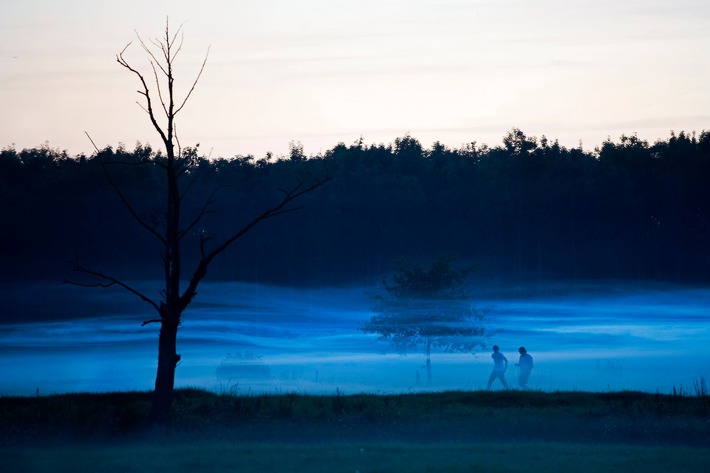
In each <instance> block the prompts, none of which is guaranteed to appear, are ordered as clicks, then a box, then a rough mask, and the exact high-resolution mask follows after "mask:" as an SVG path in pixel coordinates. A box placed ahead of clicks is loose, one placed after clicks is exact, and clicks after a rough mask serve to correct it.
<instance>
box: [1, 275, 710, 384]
mask: <svg viewBox="0 0 710 473" xmlns="http://www.w3.org/2000/svg"><path fill="white" fill-rule="evenodd" d="M136 284H137V286H138V287H139V288H140V289H141V290H144V291H145V292H146V293H147V294H150V295H152V294H154V293H155V292H156V291H157V289H153V288H158V287H159V284H157V283H152V284H151V283H146V282H142V283H136ZM375 289H376V288H364V287H356V288H338V289H323V288H318V289H308V288H299V289H293V288H280V287H267V286H263V285H257V284H245V283H232V282H229V283H207V284H204V285H203V286H202V288H201V291H200V292H199V294H198V296H197V298H196V299H195V302H194V303H193V305H192V306H191V307H190V308H188V310H187V311H186V312H185V314H184V315H183V324H182V327H181V331H180V333H179V334H178V353H180V354H181V355H182V361H181V362H180V364H179V366H178V369H177V379H176V385H177V386H178V387H198V388H203V389H210V390H215V391H218V392H236V393H239V394H248V393H262V392H267V393H273V392H298V393H308V394H333V393H335V392H342V393H345V394H354V393H360V392H367V393H398V392H414V391H420V390H451V389H457V390H476V389H484V388H485V386H486V381H487V379H488V375H489V373H490V368H491V366H492V363H491V359H490V351H489V349H488V348H486V349H482V350H479V351H478V352H477V353H474V354H471V353H451V354H446V353H438V352H435V353H432V358H431V360H432V373H433V382H432V384H431V385H427V383H426V373H425V370H424V363H425V358H424V356H423V354H422V353H417V352H412V353H409V354H408V355H406V356H402V355H400V354H398V353H397V352H395V351H393V350H392V349H391V348H390V347H389V346H388V345H387V344H385V343H382V342H378V341H377V340H376V336H373V335H365V334H363V333H362V332H361V331H360V326H361V325H362V324H363V323H364V322H366V321H367V320H368V319H369V318H370V316H371V315H372V312H371V305H370V301H371V299H370V297H371V295H372V294H373V292H374V290H375ZM0 302H2V304H3V306H4V307H5V308H4V309H3V313H2V316H1V317H2V319H1V320H2V322H1V324H0V362H1V366H2V368H0V374H1V376H0V394H1V395H32V394H35V393H36V392H37V390H39V393H40V394H49V393H62V392H78V391H91V392H99V391H115V390H149V389H152V383H153V381H154V376H155V369H156V362H157V338H158V337H157V334H158V328H159V324H157V323H152V324H148V325H146V326H145V327H141V322H143V321H144V320H148V319H153V318H155V316H156V314H155V313H153V312H151V311H152V309H151V308H150V306H148V305H147V304H145V303H143V302H141V301H139V300H136V298H135V297H134V296H132V295H131V294H128V293H126V292H125V291H123V292H122V291H120V290H113V289H88V288H79V287H74V286H68V285H60V284H56V283H25V284H12V285H5V286H4V287H3V288H2V289H0ZM471 302H472V304H473V305H474V307H476V308H478V309H482V310H485V311H486V313H487V315H486V320H485V324H486V327H487V330H488V332H489V333H490V336H489V337H486V339H485V343H486V344H487V345H488V347H490V346H491V345H493V344H494V343H495V344H498V345H500V347H501V351H502V352H503V353H504V354H505V355H506V356H507V358H508V360H510V362H511V365H510V367H509V370H508V372H507V378H508V381H509V383H510V384H511V386H516V380H517V368H516V367H515V366H514V364H515V362H517V359H518V354H517V348H518V347H519V346H520V345H524V346H525V347H527V349H528V351H529V353H530V354H531V355H532V356H533V357H534V360H535V368H534V370H533V374H532V376H531V379H530V388H532V389H540V390H549V391H555V390H593V391H607V390H613V391H616V390H642V391H649V392H656V391H658V392H661V393H669V392H671V391H672V390H673V388H674V387H675V388H676V389H681V388H682V389H684V390H685V391H686V392H689V393H691V394H692V393H693V392H694V385H695V383H698V382H701V381H703V380H704V379H706V378H707V377H708V376H710V344H708V343H707V341H708V340H710V323H709V322H710V317H709V315H710V311H709V309H710V289H707V288H689V287H681V286H669V285H660V284H654V283H645V284H641V285H637V286H631V285H629V284H628V283H616V282H603V283H598V282H597V283H577V284H574V285H562V284H553V283H536V284H523V285H512V286H511V285H508V284H504V283H499V284H490V285H488V286H487V287H479V288H477V289H476V290H475V291H473V293H472V299H471ZM494 388H496V389H499V388H500V385H499V384H496V385H494Z"/></svg>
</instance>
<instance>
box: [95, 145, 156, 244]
mask: <svg viewBox="0 0 710 473" xmlns="http://www.w3.org/2000/svg"><path fill="white" fill-rule="evenodd" d="M97 156H98V155H97ZM99 164H101V169H102V170H103V171H104V175H105V176H106V179H108V182H109V184H111V187H112V188H113V190H114V192H115V193H116V195H118V198H119V199H121V202H122V203H123V205H124V207H126V209H127V210H128V212H129V213H130V214H131V216H132V217H133V218H134V219H135V220H136V221H137V222H138V224H140V226H142V227H143V228H145V229H146V230H148V232H149V233H151V234H152V235H154V236H155V237H156V238H158V240H160V241H161V243H163V244H165V238H164V237H163V235H161V234H160V233H159V232H158V231H157V230H156V229H155V227H153V226H151V225H149V224H148V223H147V222H146V221H145V220H143V219H142V218H141V216H140V215H138V212H136V209H134V208H133V206H132V205H131V203H130V202H129V201H128V199H127V198H126V196H125V195H124V193H123V191H121V188H120V187H118V185H117V184H116V182H115V181H114V180H113V178H112V177H111V173H109V172H108V169H107V168H106V163H104V161H103V159H101V157H99Z"/></svg>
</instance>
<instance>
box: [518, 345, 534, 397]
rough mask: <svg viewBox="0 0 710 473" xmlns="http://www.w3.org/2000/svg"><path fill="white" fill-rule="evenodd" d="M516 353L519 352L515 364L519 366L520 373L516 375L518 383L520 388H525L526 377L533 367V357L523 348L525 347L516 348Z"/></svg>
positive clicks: (526, 384)
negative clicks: (518, 357)
mask: <svg viewBox="0 0 710 473" xmlns="http://www.w3.org/2000/svg"><path fill="white" fill-rule="evenodd" d="M518 353H520V359H519V360H518V362H517V363H516V364H515V366H517V367H518V368H520V373H519V375H518V384H519V385H520V387H521V388H523V389H525V388H527V387H528V379H529V378H530V372H532V369H533V358H532V356H530V353H528V351H527V350H526V349H525V347H520V348H518Z"/></svg>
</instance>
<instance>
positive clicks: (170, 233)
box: [73, 22, 331, 424]
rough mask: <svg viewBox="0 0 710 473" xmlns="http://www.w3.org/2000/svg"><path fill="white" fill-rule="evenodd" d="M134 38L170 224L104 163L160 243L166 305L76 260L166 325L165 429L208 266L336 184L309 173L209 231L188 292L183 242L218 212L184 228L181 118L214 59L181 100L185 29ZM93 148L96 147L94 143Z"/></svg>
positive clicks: (162, 354) (161, 375) (156, 401)
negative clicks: (132, 195) (267, 202)
mask: <svg viewBox="0 0 710 473" xmlns="http://www.w3.org/2000/svg"><path fill="white" fill-rule="evenodd" d="M136 36H137V38H138V43H139V44H140V46H141V48H142V49H143V51H144V52H145V54H146V55H147V58H148V60H149V64H150V74H151V75H149V76H148V77H146V75H145V74H144V73H143V72H141V71H139V70H138V69H137V68H135V67H133V66H132V65H131V63H130V62H129V61H128V59H127V58H126V57H125V53H126V51H127V50H128V48H129V47H130V45H131V44H132V43H128V45H126V47H125V48H124V49H123V50H122V51H121V52H120V53H119V54H117V56H116V61H117V62H118V64H120V65H121V66H122V67H124V68H125V69H127V70H128V71H130V72H131V73H133V74H134V75H135V76H136V78H137V79H138V81H139V83H140V88H139V89H138V94H139V95H140V96H141V97H142V100H141V101H139V102H138V104H139V106H140V107H141V108H142V109H143V110H144V111H145V112H146V114H147V115H148V119H149V120H150V123H151V124H152V126H153V128H154V129H155V131H156V132H157V133H158V135H159V136H160V139H161V140H162V142H163V146H164V148H165V159H161V160H149V164H152V165H154V166H158V167H159V168H160V170H161V171H162V173H163V177H164V179H165V183H166V192H167V195H166V199H165V202H166V204H165V209H164V210H165V213H164V221H163V222H161V223H162V225H160V226H158V225H154V224H152V223H151V222H149V221H147V220H145V219H144V218H142V217H141V215H140V213H139V212H138V211H137V210H136V209H135V208H134V207H133V206H132V205H131V203H130V202H129V200H128V199H127V198H126V196H125V195H124V194H123V193H122V192H121V189H120V188H119V187H118V186H117V185H116V184H115V183H114V181H113V180H112V179H111V175H110V173H109V172H108V170H107V168H106V165H105V163H103V162H102V164H103V165H104V172H105V174H106V176H107V178H108V180H109V183H110V184H111V186H113V188H114V190H115V192H116V194H117V195H118V196H119V198H120V199H121V201H122V203H123V204H124V206H125V207H126V209H127V210H128V212H129V213H130V214H131V215H132V217H133V218H134V219H135V220H136V221H137V222H138V224H139V225H141V226H142V227H143V228H144V229H145V230H146V231H148V232H149V233H150V234H151V235H153V236H154V237H155V238H157V239H158V240H159V241H160V244H161V245H162V248H163V254H162V261H163V273H164V286H163V289H162V291H161V295H162V298H161V300H154V299H152V298H150V297H148V296H146V295H145V294H143V293H141V292H140V291H139V290H137V289H135V288H133V287H131V286H129V285H128V284H126V283H125V282H122V281H120V280H119V279H117V278H115V277H113V276H111V275H109V274H106V273H103V272H100V271H95V270H92V269H90V268H88V267H85V266H82V265H80V264H78V263H76V264H75V265H74V269H75V270H76V271H77V272H79V273H83V274H85V275H88V276H90V277H92V278H95V279H96V280H98V281H99V282H98V283H95V284H89V285H91V286H99V287H107V286H119V287H122V288H124V289H126V290H127V291H129V292H131V293H133V294H134V295H136V296H138V297H139V298H140V299H142V300H143V301H145V302H147V303H148V304H149V305H150V306H151V307H152V308H153V309H154V310H155V311H156V312H157V313H158V317H157V318H153V319H148V320H145V321H144V322H143V324H142V325H147V324H151V323H159V324H160V334H159V339H158V340H159V341H158V370H157V373H156V378H155V393H154V397H153V404H152V410H151V417H152V420H153V421H154V422H156V423H159V424H163V423H166V422H167V421H168V420H169V413H170V407H171V405H172V400H173V389H174V384H175V371H176V367H177V364H178V362H179V361H180V355H179V354H178V353H177V333H178V328H179V327H180V321H181V317H182V314H183V312H184V311H185V309H186V308H187V307H188V306H189V305H190V303H191V302H192V300H193V298H194V297H195V295H196V294H197V288H198V286H199V284H200V282H201V281H202V280H203V278H204V277H205V276H206V274H207V270H208V268H209V266H210V264H211V263H212V262H213V261H214V260H215V258H217V257H218V256H219V255H220V254H222V253H223V252H225V251H226V250H227V249H228V248H229V247H230V246H232V245H233V244H234V243H235V242H236V241H238V240H239V239H240V238H241V237H242V236H244V235H245V234H246V233H248V232H249V231H250V230H252V229H253V228H254V227H255V226H257V225H258V224H259V223H261V222H263V221H265V220H268V219H270V218H272V217H277V216H279V215H283V214H285V213H288V212H292V211H294V210H297V209H298V208H299V207H295V206H293V203H294V201H295V200H297V199H298V198H300V197H302V196H304V195H305V194H308V193H310V192H313V191H314V190H316V189H317V188H319V187H320V186H322V185H323V184H325V183H326V182H327V181H328V180H330V177H331V176H330V173H329V172H327V170H326V172H324V175H323V177H320V178H316V177H314V176H310V175H309V176H308V177H307V178H305V179H298V180H296V182H295V184H294V185H292V186H291V187H290V188H288V189H283V190H281V197H280V199H279V200H277V201H276V203H275V204H274V205H273V206H271V207H269V208H267V209H265V210H262V211H261V213H257V214H256V216H255V217H253V219H252V220H251V221H247V222H246V223H245V224H243V225H242V226H241V227H238V228H235V229H234V231H233V233H231V234H230V235H228V236H227V237H226V238H225V239H224V240H223V241H222V242H220V243H217V244H210V243H211V242H209V238H208V237H207V236H206V235H204V234H203V235H202V236H201V238H200V241H199V243H198V245H199V247H198V248H197V251H199V255H200V257H199V261H198V263H197V265H196V267H195V268H194V269H193V271H192V273H191V277H190V280H189V283H188V284H187V287H186V288H184V290H183V288H181V286H180V281H181V277H182V276H183V267H182V259H181V256H182V249H183V248H182V243H183V239H184V238H185V237H186V236H187V235H188V233H189V232H190V231H191V229H193V228H194V227H195V226H197V225H198V223H199V222H200V220H201V219H202V218H203V217H204V216H205V215H206V214H208V213H210V212H211V211H212V210H211V207H210V205H211V204H212V203H213V202H214V193H213V194H212V195H211V196H210V197H209V198H208V200H207V201H206V202H205V203H204V204H203V205H202V207H201V210H200V211H199V213H198V215H197V216H196V218H194V219H192V220H191V221H190V222H189V223H187V224H186V225H183V224H182V223H181V217H182V214H181V209H182V203H183V198H184V197H185V193H186V189H184V188H181V178H183V177H184V176H185V175H186V174H187V172H188V171H189V169H190V167H191V165H192V164H193V163H194V160H193V157H191V153H184V152H183V150H182V148H181V147H180V142H179V140H178V136H177V128H176V121H175V120H176V117H177V115H178V114H179V113H180V112H181V111H182V110H183V109H184V107H185V105H186V103H187V101H188V99H190V97H191V96H192V93H193V92H194V90H195V87H196V86H197V84H198V82H199V80H200V78H201V76H202V73H203V71H204V69H205V65H206V63H207V58H208V56H209V49H208V50H207V53H206V54H205V58H204V60H203V61H202V65H201V66H200V69H199V72H198V73H197V76H196V77H195V79H194V80H193V82H192V83H191V86H190V87H189V89H188V91H187V93H186V94H185V96H184V97H183V98H182V99H178V98H177V97H176V93H175V75H174V63H175V60H176V58H177V56H178V54H179V53H180V51H181V49H182V45H183V30H182V26H180V27H179V28H178V29H177V31H176V32H175V33H174V34H171V32H170V24H169V22H166V26H165V32H164V36H163V37H162V38H161V39H155V40H150V41H149V43H146V42H145V41H143V39H142V38H141V37H140V35H138V34H137V33H136ZM151 76H152V77H151ZM151 84H152V85H154V86H155V89H154V91H155V92H153V90H151V87H150V85H151ZM156 94H157V95H156ZM161 122H162V124H161ZM87 135H88V134H87ZM92 143H93V141H92ZM94 147H95V148H96V146H95V145H94ZM97 153H98V148H97ZM73 284H77V283H73ZM81 285H87V284H81Z"/></svg>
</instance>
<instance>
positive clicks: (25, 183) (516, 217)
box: [0, 130, 710, 285]
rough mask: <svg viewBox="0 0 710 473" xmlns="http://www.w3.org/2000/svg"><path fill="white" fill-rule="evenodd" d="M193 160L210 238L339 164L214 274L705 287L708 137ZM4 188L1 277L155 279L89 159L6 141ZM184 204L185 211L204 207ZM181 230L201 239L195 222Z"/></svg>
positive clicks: (138, 190) (120, 173) (147, 194)
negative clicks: (403, 272) (411, 272)
mask: <svg viewBox="0 0 710 473" xmlns="http://www.w3.org/2000/svg"><path fill="white" fill-rule="evenodd" d="M151 153H154V151H153V150H152V149H151V147H150V146H148V145H143V144H138V145H136V146H135V147H134V149H133V150H132V151H131V150H129V149H127V148H126V147H124V146H119V147H118V148H106V149H104V150H101V158H102V159H107V160H118V159H124V160H129V161H130V160H139V159H141V158H142V157H144V156H146V155H150V154H151ZM194 159H195V165H194V166H193V167H192V168H191V171H190V172H191V176H190V177H191V178H194V179H195V184H194V185H192V186H191V187H190V191H189V192H190V197H191V198H190V201H191V202H204V200H205V199H206V198H208V197H209V195H210V193H211V192H212V190H213V189H214V188H215V186H219V187H220V191H219V193H218V194H217V195H216V196H215V197H216V202H215V209H216V210H218V212H216V213H215V214H210V215H208V216H206V219H207V220H206V221H205V223H206V224H207V223H209V225H210V228H211V229H213V231H214V232H216V234H214V237H215V238H216V237H217V236H218V235H219V234H226V233H227V231H228V229H229V228H230V227H233V224H234V223H235V222H238V221H245V220H246V219H248V218H249V217H251V216H253V215H252V214H250V210H249V208H247V207H245V206H243V205H240V204H239V202H244V201H245V199H246V198H248V200H249V201H250V202H254V203H255V204H256V205H257V206H259V205H261V204H264V205H265V206H267V205H269V204H270V203H273V202H274V200H275V199H278V198H279V192H278V188H279V187H280V185H281V184H282V183H283V182H288V178H289V177H290V176H293V175H294V174H297V173H309V172H311V170H312V172H315V169H316V168H320V167H322V166H323V165H324V164H327V165H328V167H329V168H330V169H333V170H335V172H334V174H333V179H332V180H331V182H330V183H329V185H328V189H327V191H326V192H321V193H319V195H318V196H317V197H316V196H306V197H305V198H304V200H303V201H302V204H303V206H304V209H303V210H302V211H300V212H299V213H298V219H299V221H300V222H301V224H299V225H291V223H292V218H291V217H289V216H285V217H283V218H281V219H278V220H275V221H273V222H269V223H267V224H266V225H265V227H264V228H265V231H264V232H263V233H262V234H261V236H259V237H255V236H247V237H246V238H245V240H244V241H243V242H242V246H241V247H240V248H238V249H234V250H230V251H229V253H228V254H226V255H225V257H224V258H223V259H222V260H221V261H218V262H215V264H214V265H213V267H212V268H211V270H210V277H212V278H219V279H235V280H244V281H259V282H266V283H278V284H313V285H317V284H333V283H369V284H373V283H375V282H376V281H378V280H379V278H380V277H381V275H382V274H385V273H388V272H391V271H394V270H396V260H397V259H398V258H399V257H404V258H408V259H417V258H426V257H432V256H434V255H435V254H437V253H440V252H446V253H450V254H455V255H457V256H459V257H460V258H461V260H462V261H476V262H477V263H478V265H479V269H480V270H481V271H480V274H486V275H488V277H490V276H491V275H509V276H510V275H512V276H515V277H519V278H526V277H534V278H541V277H543V278H545V277H549V278H634V279H656V280H663V281H672V282H682V283H685V282H690V283H707V282H710V252H708V251H707V248H708V247H707V245H708V241H710V186H708V185H707V182H708V181H710V133H708V132H702V133H699V134H693V133H685V132H680V133H671V134H670V137H669V138H667V139H664V140H659V141H657V142H655V143H648V142H646V141H643V140H640V139H639V138H637V137H636V136H634V135H630V136H622V137H621V138H620V139H619V140H616V141H612V140H607V141H605V142H604V143H602V144H600V146H598V147H597V148H596V149H595V150H592V151H584V150H582V149H579V148H572V149H569V148H565V147H564V146H561V145H559V144H558V143H557V142H555V141H553V140H549V139H547V138H545V137H540V138H536V137H530V136H528V135H526V134H525V133H524V132H522V131H521V130H513V131H511V132H510V133H508V134H507V135H506V136H505V137H504V139H503V143H502V144H501V145H500V146H496V147H488V146H482V145H479V144H477V143H475V142H472V143H469V144H466V145H464V146H461V147H460V148H458V149H452V148H448V147H446V146H444V145H442V144H441V143H434V144H433V145H432V146H431V147H430V148H427V147H425V146H423V145H421V143H420V142H419V141H418V140H416V138H414V137H412V136H409V135H405V136H404V137H402V138H400V139H398V140H396V141H395V143H392V144H371V145H367V144H365V143H364V140H362V139H361V140H358V141H356V142H355V143H352V144H350V145H347V144H343V143H340V144H337V145H336V146H334V147H333V148H332V149H330V150H327V151H325V152H324V153H321V154H319V155H317V156H307V157H304V156H303V152H302V150H301V149H300V148H299V147H298V145H297V144H296V145H294V147H293V150H292V153H290V155H289V156H283V157H273V156H272V157H271V159H265V158H259V159H256V158H254V157H251V156H235V157H232V158H219V159H209V160H208V159H206V158H205V157H202V156H200V155H199V153H197V154H196V155H195V156H194ZM198 177H199V179H198ZM114 178H115V179H116V181H117V182H116V183H117V184H118V185H120V186H122V187H125V188H127V189H128V191H127V192H131V193H132V194H131V195H132V198H133V202H135V205H136V207H140V206H141V204H142V203H147V204H149V205H148V207H150V204H151V203H155V202H156V200H155V199H156V196H155V192H156V189H157V185H156V180H155V178H154V177H152V176H151V174H150V173H143V172H141V170H140V169H139V168H138V167H136V166H122V167H120V169H117V172H116V175H115V177H114ZM0 197H1V198H2V199H3V201H4V202H6V205H4V206H2V208H0V218H2V219H3V222H4V225H2V226H1V227H0V257H1V258H2V261H3V267H4V268H6V271H5V274H4V276H5V277H8V278H18V277H25V278H32V277H43V278H46V277H54V278H56V279H61V278H62V276H61V274H62V271H64V270H65V269H66V266H65V262H66V261H67V260H69V259H73V257H74V256H75V255H79V256H81V257H82V259H86V260H89V259H91V260H92V261H98V262H99V263H100V264H101V265H102V266H103V267H105V268H107V269H111V270H113V269H116V270H118V271H119V272H123V273H124V274H125V275H126V276H127V277H129V278H142V279H151V278H152V279H158V278H160V277H161V275H160V274H156V272H155V270H154V268H155V267H154V264H155V261H156V256H155V255H156V251H155V244H154V242H152V241H150V239H147V238H146V236H145V235H141V234H140V233H141V231H140V229H138V228H136V227H135V226H134V225H133V223H132V222H131V221H130V216H127V215H126V214H125V212H122V211H121V209H120V207H121V203H120V201H119V200H118V199H117V198H116V196H115V195H113V193H112V191H111V189H110V186H109V185H108V183H107V182H106V180H105V178H104V177H103V175H102V171H101V167H100V164H99V161H98V157H97V155H93V156H83V155H80V156H70V155H68V154H67V153H66V152H63V151H61V150H56V149H52V148H51V147H49V146H46V145H45V146H39V147H37V148H33V149H24V150H16V149H14V148H12V147H6V148H4V149H3V150H2V151H0ZM186 206H187V207H186V208H185V212H186V215H187V214H193V215H194V214H195V213H196V212H199V208H197V207H196V208H191V207H190V204H189V203H186ZM119 230H120V231H119ZM126 232H127V233H126ZM186 238H199V232H198V229H195V232H194V234H191V235H188V236H187V237H186ZM109 249H110V251H109ZM186 258H188V259H189V257H188V256H187V255H186ZM187 263H188V262H186V264H187Z"/></svg>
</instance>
